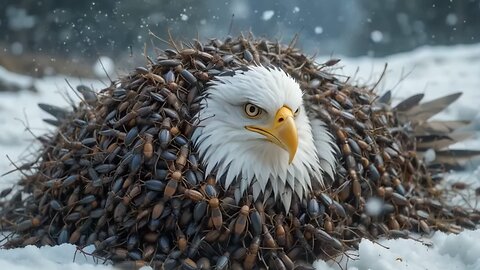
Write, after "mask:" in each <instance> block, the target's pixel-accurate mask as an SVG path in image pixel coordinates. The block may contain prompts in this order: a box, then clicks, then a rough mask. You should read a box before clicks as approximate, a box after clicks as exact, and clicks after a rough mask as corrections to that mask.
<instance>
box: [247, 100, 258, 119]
mask: <svg viewBox="0 0 480 270" xmlns="http://www.w3.org/2000/svg"><path fill="white" fill-rule="evenodd" d="M244 109H245V114H246V115H247V116H248V117H249V118H257V117H258V116H259V115H260V114H261V113H262V109H260V108H259V107H257V106H255V105H253V104H252V103H247V104H245V108H244Z"/></svg>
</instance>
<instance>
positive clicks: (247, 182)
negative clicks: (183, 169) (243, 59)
mask: <svg viewBox="0 0 480 270" xmlns="http://www.w3.org/2000/svg"><path fill="white" fill-rule="evenodd" d="M205 94H206V95H205V98H204V99H203V101H202V104H201V106H202V109H201V110H200V112H199V114H198V115H197V117H196V118H197V119H201V120H200V122H199V123H198V125H197V128H196V129H195V131H194V133H193V137H192V139H193V142H194V144H195V146H196V148H197V150H198V152H199V154H200V158H201V161H202V163H203V165H204V166H205V173H206V176H207V175H208V174H211V173H213V174H216V175H217V179H220V177H222V176H223V178H224V179H225V182H224V183H223V184H224V187H225V188H226V189H228V188H235V197H236V199H237V200H240V199H241V198H242V197H243V196H245V192H246V191H247V190H250V187H251V188H253V196H254V199H257V198H258V199H260V198H261V195H262V194H263V196H264V198H263V200H266V199H268V197H269V196H270V194H271V193H272V192H273V196H274V197H275V198H276V199H277V198H278V199H280V200H282V202H283V205H284V207H285V210H286V211H288V210H289V208H290V205H291V201H292V199H293V196H298V197H299V198H300V199H304V198H305V197H307V196H308V195H309V194H310V192H311V191H312V190H311V189H312V186H319V185H320V186H321V185H323V178H322V173H323V171H325V172H326V173H327V174H328V175H329V176H330V177H332V178H333V172H334V168H335V158H334V155H333V153H332V152H333V148H332V147H331V146H332V145H331V144H332V138H331V136H330V134H329V133H328V132H327V131H326V129H325V127H324V125H323V123H322V122H321V121H319V120H312V124H313V128H312V125H311V124H310V123H311V121H310V119H309V118H308V116H307V113H306V110H305V108H304V106H303V100H302V91H301V90H300V87H299V85H298V83H296V82H295V80H294V79H292V78H291V77H290V76H288V75H287V74H286V73H285V72H283V71H282V70H279V69H275V68H265V67H263V66H254V67H250V68H249V70H247V71H245V72H239V73H237V74H235V75H234V76H225V77H217V80H215V81H214V82H213V83H212V84H211V85H210V86H209V88H208V89H207V90H206V91H205ZM246 103H252V104H255V105H257V106H258V107H260V108H262V109H263V112H264V113H263V114H262V115H261V117H259V118H258V119H250V118H248V117H246V116H245V114H244V105H245V104H246ZM283 106H288V107H289V108H292V110H296V109H297V108H298V109H299V110H300V111H299V114H298V115H297V116H296V117H295V124H296V127H297V133H298V149H297V153H296V155H295V157H294V159H293V161H292V163H291V164H289V163H288V160H289V154H288V153H287V151H285V150H284V149H282V148H280V147H278V146H277V145H275V144H273V143H271V142H269V141H267V140H265V138H264V137H263V135H260V134H258V133H256V132H252V131H249V130H247V129H246V128H245V126H248V125H267V124H269V123H271V122H272V121H273V117H274V116H275V113H276V112H277V111H278V109H280V108H281V107H283ZM239 176H241V177H239ZM312 181H313V182H314V183H315V185H312V184H313V183H312Z"/></svg>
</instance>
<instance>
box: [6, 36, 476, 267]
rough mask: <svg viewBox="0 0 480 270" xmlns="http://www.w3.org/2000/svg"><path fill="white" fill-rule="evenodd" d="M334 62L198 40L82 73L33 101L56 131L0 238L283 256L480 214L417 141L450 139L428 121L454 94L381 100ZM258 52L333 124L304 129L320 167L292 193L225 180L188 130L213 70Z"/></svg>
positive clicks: (126, 256)
mask: <svg viewBox="0 0 480 270" xmlns="http://www.w3.org/2000/svg"><path fill="white" fill-rule="evenodd" d="M334 62H335V61H330V62H327V63H325V64H316V63H315V62H314V61H313V60H312V59H309V58H308V57H306V56H305V55H303V54H302V53H301V52H299V50H297V49H295V48H293V47H290V46H284V45H281V44H279V43H273V42H269V41H267V40H259V41H255V40H252V39H247V38H244V37H239V38H236V39H227V40H225V41H224V42H221V41H219V40H213V41H211V42H208V43H207V44H201V43H199V42H194V44H193V45H191V46H187V47H185V48H183V47H182V48H178V47H176V49H171V50H166V51H165V53H164V54H162V55H160V56H158V58H157V59H156V60H152V61H151V62H150V63H149V65H148V67H146V68H143V67H141V68H137V69H135V71H133V72H132V73H130V74H129V75H127V76H125V77H124V78H122V79H120V80H119V81H118V82H114V83H112V85H111V86H110V87H108V88H106V89H104V90H102V91H100V93H99V94H94V93H93V92H89V91H88V89H86V88H84V87H80V88H79V89H78V90H79V91H80V92H82V94H83V96H84V97H85V100H84V101H82V102H81V104H80V105H79V106H76V107H75V108H74V111H73V112H71V113H70V112H65V111H62V110H60V109H58V108H55V107H51V106H46V105H42V106H43V107H45V108H46V109H47V110H49V111H50V112H51V113H52V114H53V115H55V116H56V117H57V118H58V119H57V120H58V122H57V120H56V121H54V124H57V125H58V131H56V132H55V133H54V134H49V135H47V136H45V137H42V138H41V142H42V145H43V146H42V152H41V154H40V157H39V159H38V161H36V162H35V163H34V164H31V165H30V167H29V166H26V169H25V170H24V173H25V176H24V177H23V178H22V180H21V181H20V184H21V190H20V191H22V192H24V193H26V194H27V195H23V197H22V195H21V193H20V191H18V193H17V194H16V195H15V196H13V198H12V199H11V200H9V201H7V202H3V203H2V208H3V209H2V216H3V221H2V225H3V226H4V228H5V229H7V230H13V231H15V232H17V234H16V235H15V236H14V237H12V238H11V239H10V240H9V241H8V242H7V243H6V244H5V247H15V246H24V245H27V244H36V245H53V244H60V243H66V242H69V243H72V244H77V245H79V246H85V245H89V244H94V245H95V246H96V252H95V253H96V254H97V255H99V256H102V257H106V258H108V259H111V260H113V261H115V262H117V261H137V264H138V265H140V264H151V265H153V266H155V267H157V266H158V267H161V266H164V267H165V268H167V269H173V268H175V267H177V266H180V265H182V266H183V267H184V268H187V269H196V268H199V269H208V268H209V267H207V266H208V265H211V267H212V268H213V267H216V269H226V267H231V268H235V267H236V268H239V267H240V268H242V267H243V268H245V269H252V268H263V267H266V266H267V265H269V266H273V267H274V268H278V269H283V268H286V269H293V267H294V265H302V266H303V263H311V262H313V260H315V259H319V258H322V259H325V258H328V257H330V256H332V255H336V254H338V253H341V252H344V251H345V250H347V249H350V248H356V247H357V245H358V243H359V241H360V239H361V238H371V239H373V238H377V237H379V236H380V235H386V236H387V237H395V238H396V237H408V235H409V231H417V232H420V233H426V234H428V233H430V231H431V230H432V229H440V230H445V231H450V232H459V231H460V230H461V227H468V228H473V227H475V226H476V225H475V224H476V223H478V222H479V217H480V215H479V213H478V212H475V211H473V210H471V209H463V208H460V207H452V206H449V205H447V204H446V202H445V201H444V193H443V192H442V190H438V189H437V188H436V182H437V181H438V179H437V175H436V171H433V169H429V168H428V167H427V166H426V165H425V164H424V163H423V162H422V160H421V158H420V156H419V155H420V154H421V153H420V152H418V151H424V150H426V149H428V148H441V147H445V146H447V145H448V143H449V142H444V141H443V142H442V141H441V139H442V138H443V139H445V138H448V136H449V135H450V133H452V132H453V131H454V130H455V129H456V128H457V127H458V126H461V125H462V123H461V122H455V123H453V122H451V123H442V124H441V125H440V126H442V127H443V129H439V128H438V127H437V126H435V125H429V124H426V123H425V121H426V120H428V118H429V117H430V116H431V115H433V114H435V113H436V112H438V111H440V110H441V109H443V108H444V107H445V106H447V105H448V104H449V103H451V102H452V101H454V100H455V99H456V97H458V96H457V95H451V96H448V97H446V98H444V99H440V100H437V101H436V102H433V103H427V104H425V105H423V106H419V105H418V104H419V101H420V100H421V98H422V96H420V95H418V96H415V97H412V98H410V99H408V100H406V101H405V102H403V103H401V104H399V105H398V106H397V107H396V108H392V107H391V106H390V98H389V95H388V94H387V95H384V96H383V97H382V98H380V97H379V96H377V95H376V93H375V92H374V91H373V90H371V89H369V88H366V87H357V86H353V85H350V84H348V83H346V82H344V81H342V80H340V79H338V78H336V77H335V76H334V75H331V74H329V73H328V72H327V71H328V69H329V68H330V66H331V65H333V64H335V63H334ZM258 65H263V66H269V65H272V66H275V67H278V68H280V69H282V70H284V71H285V72H287V73H288V74H289V75H290V76H291V77H293V78H294V79H295V80H296V81H297V82H298V83H299V85H300V88H301V89H302V90H303V91H304V94H303V101H304V108H305V110H306V111H305V112H304V113H305V115H304V116H305V117H306V116H307V115H308V117H309V118H310V122H311V123H312V126H315V125H316V126H321V127H323V128H324V130H325V132H327V133H328V134H331V135H328V136H327V137H326V136H325V134H323V135H322V134H318V133H317V134H315V132H313V137H314V139H315V140H316V141H317V142H322V143H320V148H319V146H318V144H317V145H310V146H308V147H307V148H306V149H309V147H310V148H315V149H311V151H312V152H315V153H318V152H322V151H321V150H322V149H329V153H319V154H318V156H316V157H317V158H318V159H317V160H312V164H315V165H318V166H319V167H313V169H312V171H309V172H308V173H307V174H308V175H309V176H312V177H315V176H317V177H320V178H323V181H322V179H317V180H316V181H312V182H313V183H314V184H313V185H312V186H311V187H307V188H305V189H303V188H302V194H299V193H297V190H295V192H292V194H293V195H292V196H290V197H289V198H290V200H291V201H290V202H289V204H288V207H287V206H286V205H285V203H284V202H282V197H281V196H274V195H271V193H268V192H267V193H265V192H261V193H259V191H258V189H256V188H255V186H254V185H253V183H254V181H253V182H252V183H248V184H247V185H245V186H244V187H242V189H243V190H242V192H240V193H241V194H240V195H239V194H236V191H235V190H236V189H238V188H239V185H235V184H226V182H225V181H227V182H233V183H235V178H234V177H233V178H229V177H228V176H225V179H220V176H218V175H216V173H218V170H223V171H225V172H226V173H227V175H228V169H229V168H228V166H225V167H224V168H221V167H216V166H214V164H213V165H212V164H208V163H206V162H205V160H203V159H204V156H202V155H199V152H201V151H202V149H201V147H198V146H197V147H195V145H194V141H192V139H196V138H197V139H198V136H194V134H195V131H196V130H197V128H199V127H200V126H201V125H202V123H203V124H205V123H207V124H208V121H206V120H205V119H201V118H202V116H201V114H199V111H200V110H201V109H202V102H204V100H205V98H206V95H205V93H206V92H208V91H209V90H208V89H209V88H208V87H209V83H210V82H211V81H212V79H214V78H216V77H217V76H222V75H224V74H228V73H229V72H230V73H231V72H236V71H238V70H243V69H245V67H248V66H258ZM203 128H204V127H203ZM192 136H193V137H192ZM330 136H331V137H330ZM452 137H453V136H452ZM419 138H420V139H421V140H420V139H419ZM449 141H452V140H449ZM225 143H227V144H228V143H229V142H228V140H227V141H226V142H225ZM205 151H206V150H205ZM282 151H283V150H282ZM437 153H438V154H437V157H439V158H441V157H444V156H446V155H447V154H448V152H445V151H444V152H442V151H438V152H437ZM232 154H233V155H234V154H235V153H232ZM456 154H462V155H463V156H465V157H468V156H471V155H474V154H475V153H474V152H457V153H456ZM239 158H240V157H239ZM332 158H334V160H335V162H332ZM445 160H446V159H443V160H441V161H445ZM293 162H294V163H295V160H294V161H293ZM439 164H440V163H435V161H434V162H433V163H432V165H439ZM449 165H452V164H451V163H449ZM437 168H438V166H437ZM223 171H222V173H221V174H223V173H224V172H223ZM205 172H208V175H205ZM217 176H218V179H217ZM222 176H223V175H222ZM267 179H269V178H267ZM268 181H270V184H271V183H272V181H276V179H269V180H268ZM322 182H325V185H323V186H322V185H320V184H321V183H322ZM251 184H252V185H251ZM268 185H269V183H268V182H266V183H265V186H267V187H268ZM287 185H288V183H287V184H285V185H284V187H287ZM292 185H294V184H292ZM291 187H293V186H291ZM262 191H263V190H262ZM372 198H375V199H376V200H378V201H380V202H381V210H380V211H379V212H377V213H367V211H366V209H365V204H366V202H367V201H368V200H370V199H372ZM126 265H128V264H126ZM202 267H203V268H202Z"/></svg>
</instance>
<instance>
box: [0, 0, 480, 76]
mask: <svg viewBox="0 0 480 270" xmlns="http://www.w3.org/2000/svg"><path fill="white" fill-rule="evenodd" d="M149 31H151V32H153V33H154V34H155V35H157V36H158V37H161V38H164V39H167V38H168V31H170V32H171V34H172V36H173V37H174V38H176V39H181V40H187V41H188V40H190V39H191V38H199V39H201V40H206V39H208V38H212V37H216V38H225V37H226V36H228V35H232V36H236V35H238V34H239V33H240V32H243V33H247V32H248V31H251V32H252V33H253V34H254V35H255V36H262V37H267V38H270V39H278V40H281V41H283V42H286V43H288V42H289V41H290V40H291V39H292V38H293V36H294V35H295V34H299V37H300V38H299V43H298V45H297V46H299V47H300V48H302V49H303V50H304V51H306V52H307V53H309V54H317V55H335V56H348V57H355V56H364V55H366V56H369V57H381V56H385V55H389V54H394V53H398V52H404V51H409V50H412V49H414V48H416V47H419V46H423V45H452V44H470V43H477V42H479V39H480V36H479V34H480V0H442V1H436V0H422V1H418V0H337V1H331V0H316V1H309V0H290V1H254V0H230V1H228V0H227V1H217V0H205V1H195V0H185V1H179V0H163V1H154V0H139V1H106V0H103V1H64V0H36V1H29V0H2V9H1V10H0V37H1V38H0V65H1V66H3V67H5V68H6V69H7V70H10V71H13V72H18V73H23V74H28V75H30V76H33V77H42V76H45V75H54V74H57V73H62V74H67V75H71V76H79V77H92V76H95V75H96V74H95V72H96V71H95V69H92V65H94V64H95V62H96V61H97V59H98V58H99V57H103V58H101V59H102V60H103V62H104V64H105V65H107V66H108V67H111V66H112V65H113V63H115V64H116V66H117V68H118V67H119V66H121V67H122V68H123V69H125V70H128V69H129V68H131V67H132V66H134V65H137V64H138V63H140V64H143V63H145V60H144V58H143V56H142V53H143V51H144V48H145V46H146V48H147V51H148V52H150V53H153V51H152V49H153V48H154V47H159V48H162V47H164V46H165V44H164V43H162V42H161V41H160V40H158V39H157V38H154V37H153V36H152V35H150V34H149ZM97 69H98V68H97ZM97 73H98V70H97Z"/></svg>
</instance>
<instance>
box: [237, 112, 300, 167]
mask: <svg viewBox="0 0 480 270" xmlns="http://www.w3.org/2000/svg"><path fill="white" fill-rule="evenodd" d="M245 128H246V129H248V130H250V131H254V132H257V133H260V134H262V135H263V136H265V137H266V138H267V140H269V141H271V142H272V143H274V144H276V145H278V146H280V147H281V148H283V149H285V150H286V151H287V152H288V154H289V159H288V163H289V164H290V163H292V160H293V158H294V157H295V153H296V152H297V147H298V134H297V127H296V126H295V121H294V120H293V112H292V110H291V109H290V108H288V107H285V106H283V107H282V108H280V109H279V110H278V111H277V113H276V114H275V118H274V119H273V123H272V125H271V126H270V127H257V126H246V127H245Z"/></svg>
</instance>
